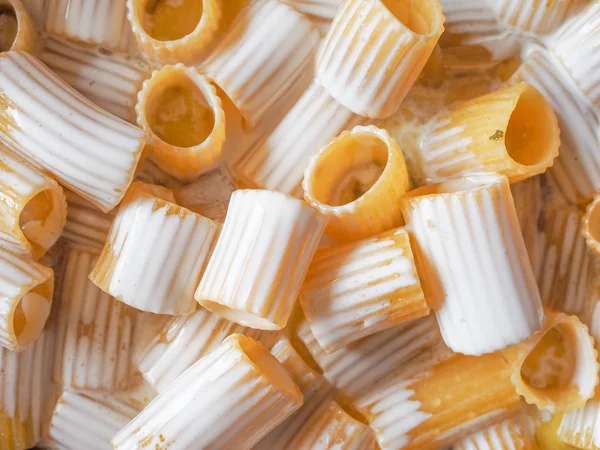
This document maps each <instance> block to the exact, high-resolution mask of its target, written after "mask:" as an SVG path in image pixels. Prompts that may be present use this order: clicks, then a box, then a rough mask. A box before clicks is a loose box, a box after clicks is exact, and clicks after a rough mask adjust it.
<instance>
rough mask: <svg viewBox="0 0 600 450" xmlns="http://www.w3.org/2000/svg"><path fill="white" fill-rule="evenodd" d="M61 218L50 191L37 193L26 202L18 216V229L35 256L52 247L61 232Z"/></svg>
mask: <svg viewBox="0 0 600 450" xmlns="http://www.w3.org/2000/svg"><path fill="white" fill-rule="evenodd" d="M62 218H63V217H62V214H61V211H60V210H59V208H58V205H56V201H55V198H54V195H53V193H52V191H50V190H45V191H42V192H40V193H38V194H37V195H36V196H35V197H33V198H32V199H31V200H29V202H27V204H26V205H25V207H24V208H23V210H22V211H21V215H20V216H19V227H20V228H21V231H22V232H23V234H24V235H25V238H27V240H28V241H29V243H30V244H31V246H32V247H33V253H34V254H35V255H42V254H43V253H45V251H46V249H48V248H50V247H51V246H52V245H54V243H55V242H56V240H57V239H58V238H59V236H60V233H61V232H62V222H63V221H62Z"/></svg>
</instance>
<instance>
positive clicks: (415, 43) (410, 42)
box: [316, 0, 444, 118]
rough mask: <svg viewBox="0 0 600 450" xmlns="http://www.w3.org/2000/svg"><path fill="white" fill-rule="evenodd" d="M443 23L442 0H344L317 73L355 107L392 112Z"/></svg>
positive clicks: (377, 114)
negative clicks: (413, 0) (439, 2)
mask: <svg viewBox="0 0 600 450" xmlns="http://www.w3.org/2000/svg"><path fill="white" fill-rule="evenodd" d="M443 24H444V16H443V15H442V11H441V7H440V5H439V4H438V2H437V0H422V1H420V2H412V1H408V0H399V1H390V0H369V1H362V0H345V1H344V2H343V3H342V5H341V6H340V9H339V10H338V12H337V14H336V17H335V19H334V20H333V24H332V25H331V28H330V29H329V32H328V33H327V36H326V37H325V39H324V43H323V45H322V46H321V47H320V49H319V53H318V55H317V62H316V78H317V80H318V81H319V83H321V84H322V85H323V87H324V88H325V89H326V90H327V92H329V95H331V96H332V97H333V98H335V99H336V100H337V101H338V102H340V103H341V104H342V105H344V106H345V107H346V108H348V109H349V110H351V111H352V112H354V113H356V114H360V115H363V116H367V117H371V118H385V117H388V116H390V115H391V114H393V113H394V112H396V110H397V109H398V107H399V106H400V104H401V103H402V100H404V97H405V96H406V94H407V92H408V91H409V89H410V88H411V87H412V85H413V83H414V82H415V80H416V79H417V77H418V76H419V74H420V73H421V70H422V69H423V67H424V66H425V64H426V63H427V60H428V59H429V56H430V55H431V53H432V52H433V49H434V47H435V45H436V43H437V41H438V39H439V38H440V35H441V34H442V32H443V31H444V25H443ZM375 30H376V31H375ZM373 33H375V34H373ZM372 35H374V36H375V38H374V39H372V38H371V36H372Z"/></svg>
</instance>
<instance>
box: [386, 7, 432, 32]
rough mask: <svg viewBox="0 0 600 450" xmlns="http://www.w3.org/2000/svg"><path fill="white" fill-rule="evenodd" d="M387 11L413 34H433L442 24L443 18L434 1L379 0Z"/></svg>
mask: <svg viewBox="0 0 600 450" xmlns="http://www.w3.org/2000/svg"><path fill="white" fill-rule="evenodd" d="M381 1H382V3H383V4H384V5H385V7H386V8H387V9H389V10H390V12H391V13H392V14H393V15H394V16H395V17H396V18H397V19H398V20H399V21H400V22H402V24H403V25H404V26H405V27H406V28H408V29H409V30H410V31H412V32H413V33H417V34H420V35H423V36H426V35H428V34H431V33H433V32H434V31H435V30H437V29H438V28H439V27H440V26H442V24H443V16H442V15H441V14H440V11H439V6H438V3H437V1H435V0H425V1H423V0H421V1H417V2H415V1H413V0H400V1H398V0H381Z"/></svg>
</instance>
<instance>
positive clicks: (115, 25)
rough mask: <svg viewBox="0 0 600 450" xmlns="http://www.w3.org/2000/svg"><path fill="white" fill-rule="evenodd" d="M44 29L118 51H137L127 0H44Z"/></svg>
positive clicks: (54, 33) (71, 38) (74, 39)
mask: <svg viewBox="0 0 600 450" xmlns="http://www.w3.org/2000/svg"><path fill="white" fill-rule="evenodd" d="M45 2H46V10H45V30H46V32H48V33H50V34H53V35H55V36H60V37H64V38H67V39H70V40H73V41H80V42H83V43H86V44H96V45H101V46H103V47H106V48H109V49H114V50H117V51H135V50H136V45H135V37H134V36H133V33H132V32H131V25H130V24H129V22H128V21H127V7H126V2H127V0H45Z"/></svg>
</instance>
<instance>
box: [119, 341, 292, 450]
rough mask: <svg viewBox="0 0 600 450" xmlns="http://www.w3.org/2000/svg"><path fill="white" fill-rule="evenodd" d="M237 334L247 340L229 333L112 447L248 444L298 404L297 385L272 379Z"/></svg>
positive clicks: (122, 449) (126, 449)
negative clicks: (280, 386)
mask: <svg viewBox="0 0 600 450" xmlns="http://www.w3.org/2000/svg"><path fill="white" fill-rule="evenodd" d="M240 339H245V340H248V341H252V340H251V339H250V338H246V337H244V336H240V335H233V336H230V337H229V338H228V339H226V340H225V341H224V342H223V344H221V345H220V346H219V347H218V348H217V349H216V350H214V351H213V352H211V353H209V354H208V355H207V356H205V357H204V358H202V359H201V360H199V361H198V362H197V363H195V364H194V365H193V366H192V367H190V369H188V370H187V371H186V372H185V373H184V374H183V375H182V376H180V377H179V378H177V380H175V381H174V382H173V383H172V384H171V385H170V386H169V387H168V388H167V389H166V390H165V391H164V392H163V393H161V394H160V395H159V396H158V397H157V398H156V399H155V400H154V401H153V402H152V403H150V405H148V406H147V407H146V408H145V409H144V410H143V411H142V413H141V414H140V415H138V416H137V417H136V418H135V419H134V420H133V421H131V422H130V423H129V424H128V425H127V426H126V427H124V428H123V429H122V430H121V431H120V432H119V433H118V434H117V435H116V436H115V437H114V439H113V440H112V443H113V446H114V448H115V449H116V450H129V449H131V450H134V449H137V448H139V447H140V445H141V444H142V443H144V444H146V445H149V446H150V447H151V448H152V447H154V446H155V445H159V446H168V447H169V448H172V449H174V450H175V449H187V448H196V449H198V450H200V449H230V448H235V449H250V448H251V447H252V446H253V445H254V444H255V443H257V442H258V440H259V439H260V438H262V437H263V436H264V435H265V434H266V433H268V432H269V431H270V430H271V429H273V428H274V427H275V426H277V424H279V423H280V422H281V421H283V420H285V418H287V417H288V416H289V415H290V414H291V413H293V412H294V411H295V410H296V409H298V408H299V407H300V405H301V404H302V395H301V394H300V392H299V390H298V389H297V387H295V390H292V391H284V390H280V389H278V388H276V387H275V386H274V385H272V384H271V383H270V382H269V380H268V378H267V377H265V376H264V375H263V374H262V373H261V372H260V370H259V369H258V368H257V367H256V366H254V365H253V364H252V363H251V362H250V360H249V359H248V357H247V356H246V355H245V354H244V352H243V351H242V350H241V348H240V344H239V340H240ZM244 345H258V344H256V343H251V344H244ZM265 351H266V350H265ZM206 411H210V412H211V413H210V414H206Z"/></svg>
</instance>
